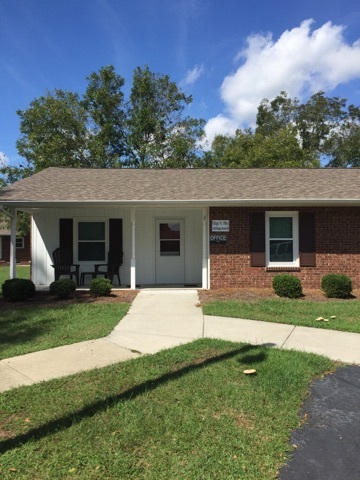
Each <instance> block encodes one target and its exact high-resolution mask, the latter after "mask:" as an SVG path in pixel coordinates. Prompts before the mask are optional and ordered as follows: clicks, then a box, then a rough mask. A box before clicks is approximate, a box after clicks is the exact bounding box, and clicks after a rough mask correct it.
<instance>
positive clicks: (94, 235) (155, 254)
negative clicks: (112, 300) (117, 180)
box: [8, 203, 209, 289]
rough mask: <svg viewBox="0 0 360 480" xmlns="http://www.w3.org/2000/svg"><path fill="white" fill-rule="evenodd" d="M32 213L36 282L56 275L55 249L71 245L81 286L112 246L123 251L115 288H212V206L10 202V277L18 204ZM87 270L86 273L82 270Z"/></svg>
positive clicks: (40, 284) (42, 283)
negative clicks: (209, 217) (54, 266)
mask: <svg viewBox="0 0 360 480" xmlns="http://www.w3.org/2000/svg"><path fill="white" fill-rule="evenodd" d="M20 209H21V210H25V211H28V212H29V213H31V215H32V222H31V229H32V238H31V240H32V280H33V282H34V283H35V285H36V287H37V288H46V287H48V286H49V285H50V283H51V282H52V281H54V268H53V267H52V264H53V255H52V254H53V252H54V250H55V249H57V248H58V247H60V246H63V247H65V246H66V248H68V249H70V250H71V252H72V259H73V263H74V264H77V265H79V279H80V278H81V279H82V280H83V285H80V287H82V288H86V287H88V286H89V284H90V281H91V279H92V275H91V272H94V271H95V268H96V266H97V265H99V264H104V263H106V261H107V256H108V252H109V251H110V250H111V251H114V250H116V251H118V252H122V253H123V263H122V266H121V267H120V279H121V284H120V285H119V284H118V283H119V282H118V280H117V278H115V279H114V283H113V286H114V288H131V289H136V288H146V287H193V288H194V287H196V288H205V289H206V288H209V234H208V232H209V228H208V213H209V212H208V207H206V206H197V207H194V206H189V205H183V206H180V205H177V206H172V207H168V206H167V207H166V206H158V205H145V206H144V205H137V206H130V205H124V204H123V205H113V206H109V205H106V206H100V205H99V204H91V205H84V204H83V205H80V204H77V205H76V204H73V203H72V204H71V205H69V204H68V205H65V206H64V205H61V206H60V205H54V206H52V205H51V204H47V205H43V206H41V208H39V206H36V207H32V206H30V205H29V206H27V207H26V208H24V207H23V206H20V205H19V206H12V207H11V208H10V209H8V213H9V215H10V216H11V235H10V245H11V254H10V257H11V258H10V277H11V278H15V276H16V270H15V266H16V258H15V245H16V243H15V242H16V234H15V232H16V217H17V210H20ZM82 274H84V275H82Z"/></svg>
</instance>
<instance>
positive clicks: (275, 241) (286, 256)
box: [265, 212, 299, 267]
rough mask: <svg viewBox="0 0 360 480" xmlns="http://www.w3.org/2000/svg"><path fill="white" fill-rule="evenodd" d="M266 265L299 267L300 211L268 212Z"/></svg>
mask: <svg viewBox="0 0 360 480" xmlns="http://www.w3.org/2000/svg"><path fill="white" fill-rule="evenodd" d="M265 218H266V223H265V233H266V265H267V266H269V267H282V266H284V267H289V266H291V267H298V266H299V241H298V213H297V212H266V217H265Z"/></svg>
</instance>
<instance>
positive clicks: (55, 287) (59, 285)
mask: <svg viewBox="0 0 360 480" xmlns="http://www.w3.org/2000/svg"><path fill="white" fill-rule="evenodd" d="M75 290H76V283H75V282H74V281H73V280H70V278H60V279H59V280H55V282H52V283H51V284H50V288H49V291H50V293H51V294H52V295H55V296H56V298H59V299H60V298H62V299H64V298H69V297H70V295H71V294H72V293H74V292H75Z"/></svg>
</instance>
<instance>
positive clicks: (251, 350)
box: [0, 339, 335, 480]
mask: <svg viewBox="0 0 360 480" xmlns="http://www.w3.org/2000/svg"><path fill="white" fill-rule="evenodd" d="M334 365H335V364H334V363H333V362H331V361H330V360H329V359H326V358H324V357H320V356H316V355H312V354H305V353H300V352H289V351H283V350H277V349H270V348H265V347H259V346H250V345H244V344H239V343H229V342H223V341H219V340H206V339H205V340H198V341H196V342H193V343H191V344H187V345H184V346H181V347H177V348H174V349H171V350H165V351H162V352H160V353H158V354H156V355H151V356H149V355H147V356H144V357H140V358H138V359H135V360H132V361H128V362H124V363H119V364H116V365H113V366H110V367H106V368H103V369H100V370H93V371H91V372H84V373H81V374H78V375H74V376H72V377H67V378H63V379H58V380H53V381H50V382H46V383H41V384H37V385H34V386H30V387H22V388H18V389H15V390H12V391H8V392H5V393H3V394H0V432H1V437H2V441H0V472H1V478H3V479H13V478H16V479H29V480H30V479H31V480H33V479H42V480H46V479H49V480H50V479H51V480H54V479H77V480H81V479H86V480H92V479H94V480H95V479H96V480H99V479H154V480H155V479H156V480H158V479H171V480H172V479H189V480H194V479H196V480H202V479H203V480H208V479H217V480H222V479H224V480H225V479H226V480H229V479H240V478H243V479H246V480H271V479H276V478H277V471H278V469H279V467H280V466H281V464H283V463H284V462H285V461H286V457H287V454H288V453H289V452H290V450H291V446H289V444H288V440H289V436H290V433H291V431H292V430H293V429H294V428H296V427H297V426H298V425H299V424H300V422H301V419H300V418H299V417H298V414H299V411H300V408H301V405H302V403H303V401H304V399H305V397H306V395H307V392H308V388H309V383H310V381H311V380H312V379H313V378H314V377H315V376H319V375H322V374H323V373H324V372H326V371H329V370H331V369H333V368H334ZM246 368H256V369H257V374H256V375H254V376H247V375H244V374H243V370H244V369H246Z"/></svg>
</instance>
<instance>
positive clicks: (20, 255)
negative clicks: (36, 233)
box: [0, 235, 31, 263]
mask: <svg viewBox="0 0 360 480" xmlns="http://www.w3.org/2000/svg"><path fill="white" fill-rule="evenodd" d="M0 260H2V261H4V262H9V261H10V235H4V236H3V237H2V258H1V259H0ZM30 260H31V253H30V235H27V236H26V237H24V248H17V249H16V262H17V263H29V262H30Z"/></svg>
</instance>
